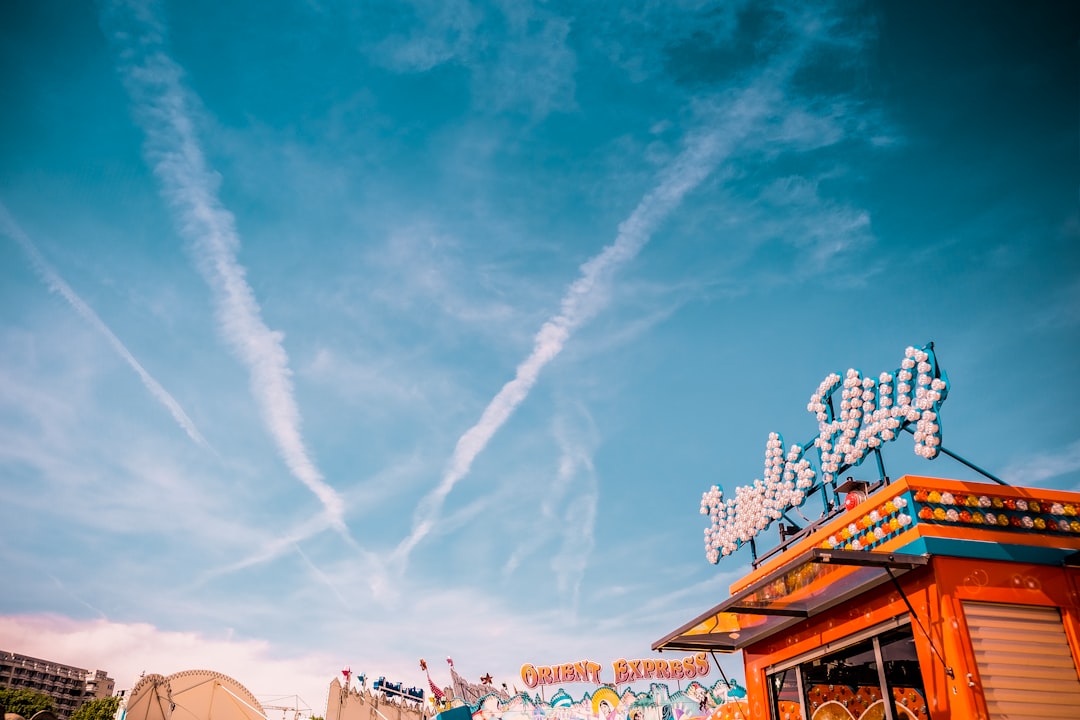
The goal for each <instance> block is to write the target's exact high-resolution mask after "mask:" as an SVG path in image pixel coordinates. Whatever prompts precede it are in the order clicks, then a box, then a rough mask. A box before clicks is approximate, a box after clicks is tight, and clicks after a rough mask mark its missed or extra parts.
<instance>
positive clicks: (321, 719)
mask: <svg viewBox="0 0 1080 720" xmlns="http://www.w3.org/2000/svg"><path fill="white" fill-rule="evenodd" d="M310 720H326V719H325V718H324V717H323V716H322V715H312V716H311V719H310Z"/></svg>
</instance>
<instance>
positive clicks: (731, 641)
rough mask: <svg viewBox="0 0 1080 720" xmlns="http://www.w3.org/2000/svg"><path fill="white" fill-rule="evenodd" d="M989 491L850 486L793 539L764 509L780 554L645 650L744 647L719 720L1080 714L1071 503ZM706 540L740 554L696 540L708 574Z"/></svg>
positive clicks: (1075, 526)
mask: <svg viewBox="0 0 1080 720" xmlns="http://www.w3.org/2000/svg"><path fill="white" fill-rule="evenodd" d="M909 350H910V349H909ZM935 371H936V363H935ZM849 372H850V371H849ZM815 397H817V396H815ZM812 404H813V398H812ZM770 442H772V440H770ZM796 454H797V453H796ZM794 458H795V455H791V456H789V459H794ZM828 459H829V458H828V457H826V462H828ZM961 462H964V463H965V464H968V465H969V467H974V466H972V465H970V463H966V461H963V460H962V459H961ZM879 466H880V459H879ZM766 467H767V470H768V467H769V461H768V452H767V460H766ZM843 469H845V468H844V467H841V468H840V470H841V471H843ZM976 469H977V468H976ZM767 475H768V472H767ZM883 475H884V474H883ZM789 477H790V476H789ZM990 477H992V476H990ZM993 479H994V480H996V481H997V482H996V483H982V482H967V481H959V480H946V479H937V478H929V477H914V476H906V477H903V478H900V479H899V480H896V481H893V482H889V481H888V479H887V478H885V477H882V478H881V479H880V480H878V481H877V482H876V483H874V485H873V486H869V487H868V486H867V484H866V483H860V482H853V481H851V480H850V479H849V481H848V482H847V483H844V484H842V485H840V486H835V484H834V485H833V491H834V499H835V501H836V502H835V503H834V504H833V507H832V510H833V512H831V513H830V512H826V513H823V519H822V520H821V521H819V522H817V523H812V524H810V525H809V526H807V527H806V528H802V529H801V530H800V529H799V528H797V527H789V528H785V527H784V525H783V522H784V519H785V518H787V517H788V515H786V514H783V513H782V512H780V511H777V512H775V513H773V515H772V517H773V518H775V517H776V516H777V515H780V521H781V541H782V545H781V547H779V548H777V549H776V550H774V551H772V552H771V553H770V554H768V555H767V556H765V557H764V558H757V557H755V565H756V567H755V568H754V569H753V570H752V571H751V572H750V573H749V574H747V575H746V576H745V577H743V578H742V579H740V580H739V581H738V582H736V583H734V584H733V585H732V586H731V588H730V596H729V597H728V598H727V599H726V600H724V601H723V602H721V603H720V604H719V605H716V606H715V607H713V608H712V609H710V610H708V611H707V612H705V613H704V614H702V615H700V616H699V617H697V618H695V619H693V620H691V621H690V622H688V623H686V624H685V625H684V626H682V627H680V628H679V629H677V630H675V631H673V632H671V633H670V634H668V635H667V636H666V637H664V638H663V639H661V640H658V641H657V642H656V643H654V644H653V649H654V650H659V651H668V650H672V651H695V652H700V651H708V652H736V651H740V650H741V651H742V652H743V657H744V663H745V671H746V689H747V697H746V701H745V703H744V704H742V705H741V706H740V707H739V708H738V709H737V711H735V712H734V714H733V713H732V709H731V708H727V709H726V710H725V712H726V713H727V715H726V717H735V718H738V717H745V718H746V720H764V719H766V718H769V719H771V720H924V719H927V718H928V719H929V720H974V719H976V718H979V719H982V720H1005V719H1008V720H1016V719H1019V718H1069V719H1073V718H1080V674H1078V670H1077V668H1078V666H1080V493H1073V492H1063V491H1056V490H1046V489H1037V488H1024V487H1013V486H1008V485H1005V484H1003V483H1001V481H999V480H997V479H996V478H993ZM758 485H759V487H760V486H762V485H763V486H765V487H767V486H768V478H766V482H765V483H760V481H759V483H758ZM824 485H825V490H827V489H828V484H827V483H826V484H824ZM740 490H742V489H741V488H740ZM845 491H846V492H847V496H846V498H845V501H840V499H841V496H842V493H844V492H845ZM713 492H714V494H716V495H717V496H718V495H719V494H720V493H717V492H716V488H714V489H713ZM823 492H824V491H823ZM762 493H764V495H763V497H765V498H766V499H767V498H768V493H767V492H765V491H762ZM706 499H708V497H707V498H706ZM798 499H799V498H798V497H796V500H798ZM759 500H760V498H759ZM707 504H708V503H706V502H703V508H702V512H706V505H707ZM716 504H717V503H713V504H712V514H713V515H714V516H716V515H719V516H720V518H721V519H722V520H723V519H724V518H725V507H724V506H723V504H722V503H720V504H719V507H720V509H719V512H717V511H716V509H715V505H716ZM759 504H760V502H759ZM791 505H792V503H788V504H787V505H786V508H787V509H790V508H791ZM747 507H748V500H747V497H742V498H741V507H740V508H738V509H734V510H728V511H727V514H726V521H727V522H728V524H729V525H732V523H735V525H732V526H733V527H736V530H738V527H737V520H738V517H739V513H740V512H743V513H745V512H746V511H747ZM765 507H766V509H767V508H769V507H778V508H784V507H785V506H784V505H783V503H779V504H777V503H773V504H772V505H769V503H768V502H766V503H765ZM826 507H827V509H829V506H828V504H827V506H826ZM785 512H786V511H785ZM765 526H766V523H759V524H758V525H757V530H759V531H760V530H761V529H763V528H764V527H765ZM715 527H717V524H716V520H715V518H714V528H715ZM743 532H744V534H743V535H742V538H746V537H747V534H746V533H745V531H743ZM785 532H787V533H794V534H795V536H796V537H795V539H794V540H793V541H792V540H791V539H790V535H789V537H788V540H787V542H786V544H784V540H785V536H784V534H785ZM753 534H754V533H750V535H749V537H750V538H751V542H752V537H753ZM718 544H719V545H722V546H723V550H724V554H728V553H729V552H730V551H731V550H732V549H733V547H738V543H733V542H729V540H728V539H724V540H722V542H719V543H717V542H714V543H713V544H712V545H711V546H710V541H709V532H708V531H707V532H706V548H707V549H708V550H709V551H710V552H712V553H713V554H712V555H711V556H710V560H712V561H713V562H716V557H717V555H716V547H717V545H718ZM710 548H711V549H710ZM756 555H757V553H756V550H755V556H756ZM883 698H884V699H890V700H891V702H886V701H884V700H883Z"/></svg>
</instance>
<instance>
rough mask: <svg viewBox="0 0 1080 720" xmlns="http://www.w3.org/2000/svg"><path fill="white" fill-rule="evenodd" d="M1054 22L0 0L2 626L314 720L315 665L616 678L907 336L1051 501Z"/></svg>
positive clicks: (9, 642) (1055, 267) (1073, 404)
mask: <svg viewBox="0 0 1080 720" xmlns="http://www.w3.org/2000/svg"><path fill="white" fill-rule="evenodd" d="M1078 26H1080V24H1078V23H1077V12H1076V10H1075V7H1073V6H1072V5H1071V4H1070V3H1064V2H1062V3H1049V2H1044V3H1036V4H1035V5H1034V6H1031V7H1029V8H1023V9H1022V8H1020V7H1019V6H1015V5H1014V4H1012V3H990V4H988V5H986V6H984V7H982V8H981V9H980V10H979V11H978V12H976V11H975V10H973V9H970V8H968V7H966V6H964V5H963V4H959V3H958V4H955V5H951V6H946V7H944V8H942V7H941V6H939V5H938V4H931V3H881V4H877V3H869V4H852V3H841V4H839V5H837V6H833V5H828V4H820V3H815V4H808V3H777V4H767V3H738V2H725V3H710V2H696V1H692V0H683V1H678V2H651V1H649V2H619V3H601V2H595V3H565V2H546V3H545V2H535V3H534V2H524V1H522V2H509V1H504V2H495V3H482V2H472V1H471V0H439V1H437V2H436V1H429V0H415V1H412V2H390V1H389V0H387V1H383V0H375V1H371V2H356V3H344V2H334V1H332V0H325V1H320V0H309V1H308V2H274V3H265V2H263V3H253V2H233V3H214V2H202V1H200V0H193V1H192V2H185V3H145V4H143V3H136V2H132V3H126V2H110V1H108V0H104V1H103V2H101V3H98V4H93V3H75V4H73V3H67V2H63V3H62V2H55V1H53V0H40V1H33V2H31V1H30V0H8V1H7V2H4V3H2V4H0V106H2V107H3V108H4V111H3V112H2V113H0V526H2V527H3V528H4V531H3V533H2V534H0V566H3V567H4V568H5V569H6V573H5V574H6V576H7V577H8V578H9V579H10V580H11V582H10V583H9V584H8V589H7V590H6V591H5V592H4V593H3V594H2V595H0V646H2V647H4V648H5V649H10V650H14V651H18V652H26V653H29V654H39V655H43V656H46V657H50V658H52V659H56V660H60V661H64V662H69V663H72V664H81V665H85V666H91V667H103V668H106V669H109V670H110V672H112V673H113V675H114V677H116V678H117V680H118V684H119V685H120V686H121V687H124V686H129V685H130V684H131V679H132V678H133V677H134V675H135V674H136V673H138V672H139V671H141V670H147V671H149V672H163V673H168V672H174V671H179V670H184V669H189V668H193V667H209V668H211V669H215V670H220V671H222V672H226V673H228V674H231V675H233V676H234V677H236V678H237V679H238V680H240V681H241V682H242V683H244V684H245V685H247V686H248V687H249V688H250V689H251V690H252V691H253V692H255V693H256V694H257V695H262V696H265V695H267V694H294V693H295V694H299V695H300V696H301V697H302V698H303V699H304V700H305V701H306V702H307V703H308V704H309V705H310V706H311V707H312V708H313V709H314V710H315V711H316V712H317V713H319V714H321V712H322V711H323V709H324V708H325V690H326V684H327V683H328V682H329V679H330V678H331V677H332V676H333V675H334V674H335V673H336V672H337V671H338V670H339V669H340V667H341V666H342V665H344V664H351V665H352V667H353V669H354V670H356V671H358V672H367V673H368V674H369V675H370V676H372V677H374V676H377V675H387V676H389V677H391V678H400V679H403V680H405V681H406V682H407V683H409V684H413V683H420V682H421V681H422V677H423V676H422V675H421V673H420V670H419V666H418V660H419V658H421V657H427V658H428V659H429V660H431V659H432V658H436V659H439V658H442V657H445V656H446V655H451V656H453V657H454V658H455V661H456V663H457V667H458V669H459V671H461V672H462V674H464V675H466V676H468V677H472V678H473V679H474V680H475V679H476V678H478V677H479V676H480V675H481V674H483V673H486V672H490V673H491V674H492V675H494V676H495V679H496V681H497V682H508V683H510V684H514V682H515V680H516V681H517V684H518V685H521V683H520V679H519V677H518V675H517V673H518V669H519V668H520V666H521V664H522V663H525V662H531V663H536V664H553V663H561V662H572V661H575V660H581V659H585V658H588V659H591V660H594V661H596V662H599V663H601V664H602V665H603V666H604V667H605V668H606V669H607V670H608V674H609V675H610V663H611V661H612V660H613V659H615V658H619V657H630V658H638V657H648V656H649V655H650V653H649V646H650V643H651V642H653V641H654V640H656V639H658V638H659V637H661V636H662V635H664V634H666V633H667V632H668V631H670V630H673V629H674V628H675V627H677V626H679V625H681V624H682V623H684V622H685V621H687V620H689V619H690V618H691V617H693V616H695V615H696V614H698V613H699V612H701V611H703V610H705V609H707V608H708V607H710V606H711V605H712V604H715V603H716V602H719V601H720V600H721V599H723V597H724V596H725V591H726V588H727V586H728V584H729V583H730V582H731V581H732V580H733V579H735V578H737V577H739V576H740V575H741V574H743V573H744V572H745V571H746V569H747V561H748V558H747V557H746V556H745V553H743V552H740V553H739V554H737V555H735V556H733V557H730V558H727V559H725V560H723V561H722V562H721V563H720V564H719V565H716V566H714V565H711V564H709V563H708V562H707V561H706V559H705V553H704V547H703V545H702V533H703V530H704V529H705V527H706V526H707V523H706V522H705V518H702V517H701V516H700V515H699V514H698V505H699V502H700V499H701V494H702V493H703V492H705V491H706V490H707V489H708V488H709V487H710V486H711V485H713V484H719V485H722V486H723V487H725V488H727V489H729V490H730V489H734V487H735V486H737V485H742V484H747V483H749V482H751V481H752V480H753V479H754V478H755V477H760V476H761V474H762V461H763V458H764V448H765V442H766V440H767V438H768V434H769V432H773V431H776V432H780V433H783V434H784V435H785V438H787V439H788V440H789V441H803V440H806V439H808V438H811V437H813V436H814V435H815V434H816V420H815V419H814V417H813V416H812V415H810V414H809V413H807V412H806V403H807V400H808V398H809V396H810V394H811V393H812V392H814V391H815V390H816V388H817V387H818V384H819V383H820V382H821V380H822V379H823V378H824V377H825V376H826V375H827V374H828V373H830V372H842V371H843V370H845V369H846V368H848V367H856V368H859V369H861V370H862V371H863V372H864V373H867V374H873V375H876V374H877V373H879V372H881V371H885V370H893V369H895V368H896V367H897V366H898V365H899V362H900V360H901V359H902V357H903V352H904V349H905V348H906V347H907V346H909V345H922V344H924V343H926V342H929V341H933V342H934V343H935V347H936V350H937V354H938V358H939V360H940V362H941V365H942V367H943V368H944V369H945V370H946V371H947V372H948V374H949V377H950V379H951V382H952V389H951V392H950V395H949V398H948V400H947V401H946V403H945V404H944V407H943V409H942V425H943V438H944V445H945V446H946V447H947V448H949V449H951V450H953V451H955V452H957V453H959V454H961V455H963V456H964V457H966V458H968V459H969V460H971V461H973V462H975V463H977V464H979V465H981V466H982V467H985V468H987V469H988V470H991V471H992V472H994V473H995V474H997V475H999V476H1000V477H1004V478H1006V479H1008V480H1010V481H1012V482H1015V483H1018V484H1030V485H1035V486H1040V487H1052V488H1064V489H1080V403H1078V402H1077V401H1078V400H1080V382H1078V381H1077V376H1076V357H1077V354H1078V350H1080V211H1078V202H1077V200H1078V196H1077V192H1078V188H1080V182H1078V181H1080V164H1078V160H1080V153H1078V130H1077V128H1078V122H1077V120H1078V113H1077V108H1078V104H1077V88H1078V87H1080V72H1078V68H1080V63H1078V62H1077V60H1078V58H1077V43H1076V40H1077V28H1078ZM885 462H886V467H887V469H888V471H889V474H890V475H892V476H894V477H895V476H899V475H902V474H905V473H918V474H925V475H931V476H942V477H959V478H972V479H973V478H975V477H976V476H975V475H974V474H973V473H972V472H971V471H968V470H966V469H965V468H964V467H963V466H961V465H959V464H958V463H956V462H954V461H952V460H950V459H948V458H938V459H935V460H933V461H927V460H924V459H921V458H919V457H916V456H915V455H914V453H913V452H912V443H911V439H910V437H903V438H901V439H899V440H898V441H897V442H894V443H892V444H891V445H890V446H888V447H887V448H886V453H885ZM863 472H865V473H872V468H866V469H865V470H864V471H863ZM725 664H726V665H727V667H728V668H729V669H730V670H735V671H736V674H737V673H738V669H739V668H740V662H739V660H738V658H737V657H731V658H728V659H726V660H725ZM432 667H433V675H434V677H435V679H436V681H442V682H445V676H446V673H445V668H444V666H442V665H441V663H436V664H433V666H432ZM440 676H442V677H440ZM584 689H586V688H577V689H576V691H577V692H581V691H583V690H584ZM571 690H574V688H571Z"/></svg>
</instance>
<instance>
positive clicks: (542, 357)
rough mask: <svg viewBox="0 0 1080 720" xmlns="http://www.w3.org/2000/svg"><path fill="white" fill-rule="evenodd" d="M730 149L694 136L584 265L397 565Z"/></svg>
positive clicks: (428, 503)
mask: <svg viewBox="0 0 1080 720" xmlns="http://www.w3.org/2000/svg"><path fill="white" fill-rule="evenodd" d="M740 119H743V118H740ZM726 146H727V143H726V142H725V138H724V137H723V136H721V134H720V133H718V132H710V133H704V134H701V135H699V136H697V137H695V138H693V139H692V140H691V141H690V143H689V145H688V147H687V148H686V149H685V150H684V151H683V152H682V153H681V154H680V155H679V157H678V158H676V160H675V161H674V162H673V163H672V164H671V165H670V166H669V167H668V169H667V171H666V172H665V173H664V174H663V175H662V176H661V178H660V182H659V183H658V184H657V186H656V187H655V188H654V189H653V190H652V191H651V192H649V194H647V195H646V196H645V197H644V198H643V199H642V200H641V202H640V203H638V206H637V207H636V208H635V209H634V211H633V213H631V214H630V216H629V217H628V218H627V219H626V220H624V221H623V222H622V224H621V225H619V230H618V233H617V235H616V237H615V241H614V242H613V243H611V244H610V245H608V246H607V247H605V248H604V249H603V250H602V251H601V252H600V253H599V254H598V255H596V256H594V257H593V258H592V259H590V260H589V261H587V262H586V263H585V264H583V265H582V266H581V274H580V276H579V277H578V279H577V280H575V281H574V283H573V284H572V285H570V288H569V289H568V290H567V292H566V294H565V295H564V296H563V298H562V302H561V305H560V311H559V313H558V314H557V315H555V316H553V317H552V318H550V319H549V320H548V321H547V322H545V323H544V324H543V326H541V328H540V331H539V332H537V333H536V336H535V337H534V338H533V350H532V353H530V354H529V356H528V357H527V358H525V360H524V361H523V362H522V363H521V364H520V365H518V366H517V372H516V373H515V376H514V379H513V380H510V381H509V382H507V383H506V384H505V385H503V387H502V389H501V390H499V392H498V394H496V395H495V397H494V398H492V400H491V402H489V403H488V405H487V407H486V408H484V412H483V413H482V414H481V415H480V419H479V420H478V421H477V423H476V424H475V425H473V426H472V427H471V428H469V429H468V430H466V431H465V434H463V435H462V436H461V437H460V438H459V439H458V441H457V445H456V446H455V447H454V452H453V455H452V456H451V458H450V462H449V463H448V466H447V469H446V471H445V473H444V474H443V477H442V480H441V481H440V482H439V484H438V486H437V487H436V488H435V489H434V490H433V491H432V492H431V493H429V494H428V495H427V497H425V498H424V499H423V501H421V503H420V505H419V506H418V507H417V511H416V516H415V517H414V519H413V528H412V532H411V533H410V534H409V535H408V537H406V538H405V539H404V540H402V541H401V543H400V544H399V545H398V546H397V548H396V549H395V550H394V556H395V562H396V563H398V566H399V567H404V565H405V563H406V562H407V560H408V557H409V554H410V553H411V552H412V550H413V548H415V547H416V545H417V544H418V543H419V542H420V541H421V540H423V539H424V538H425V537H426V536H427V535H428V534H429V533H430V532H431V530H432V529H433V527H434V525H435V521H436V519H437V516H438V514H439V512H440V510H441V509H442V505H443V502H444V501H445V499H446V496H447V495H449V494H450V491H451V490H453V489H454V486H455V485H456V484H457V483H458V481H459V480H461V479H462V478H463V477H465V476H466V475H467V474H468V473H469V469H470V468H471V467H472V463H473V461H474V460H475V459H476V457H477V456H478V455H479V454H480V453H481V452H483V450H484V448H485V447H487V444H488V442H489V441H490V440H491V438H492V437H493V436H494V435H495V433H496V432H497V431H498V430H499V428H501V427H502V426H503V424H504V423H505V422H506V421H507V420H508V419H509V418H510V416H511V415H512V414H513V413H514V411H515V410H516V409H517V407H518V406H519V405H520V404H521V403H522V402H524V400H525V398H526V397H527V396H528V394H529V391H530V390H531V389H532V386H533V385H534V384H535V383H536V380H537V378H538V377H539V376H540V371H541V370H543V369H544V367H545V366H546V365H547V364H548V363H549V362H551V361H552V360H554V359H555V357H556V356H557V355H558V354H559V353H560V352H562V349H563V347H564V346H565V345H566V342H567V340H569V338H570V336H571V334H572V333H573V332H574V330H576V329H577V328H578V327H580V326H581V324H582V323H584V322H585V321H586V320H588V319H589V318H590V317H592V316H593V315H594V314H595V313H596V312H597V311H598V310H599V309H600V306H601V305H602V304H603V297H602V294H603V291H604V290H605V289H606V288H607V286H608V284H609V283H610V281H611V277H612V275H613V274H614V273H615V271H616V270H617V269H618V268H619V267H621V266H622V265H624V264H626V263H627V262H629V261H630V260H633V259H634V258H635V257H636V256H637V254H638V253H639V252H640V251H641V248H642V247H644V246H645V243H647V242H648V240H649V238H650V236H651V235H652V233H653V231H654V230H655V228H656V226H657V225H658V224H659V223H660V222H661V221H662V220H663V219H664V218H666V217H667V216H668V214H670V213H671V211H672V210H674V209H675V207H677V206H678V204H679V202H680V201H681V200H682V199H683V197H684V196H685V195H686V194H687V193H688V192H690V191H691V190H693V189H694V188H695V187H697V186H698V185H699V184H701V182H702V181H703V180H704V179H705V178H706V177H708V175H709V173H710V172H712V169H713V168H714V167H715V166H716V164H717V162H718V158H719V157H720V156H721V155H722V154H723V150H724V149H725V147H726Z"/></svg>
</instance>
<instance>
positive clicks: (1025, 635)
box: [963, 602, 1080, 720]
mask: <svg viewBox="0 0 1080 720" xmlns="http://www.w3.org/2000/svg"><path fill="white" fill-rule="evenodd" d="M963 606H964V615H965V616H966V617H967V625H968V631H969V632H970V634H971V645H972V647H973V649H974V650H975V662H976V664H977V666H978V668H979V679H980V684H981V685H982V689H983V693H984V695H985V697H986V705H987V709H988V710H989V712H990V720H1029V719H1030V720H1035V719H1036V718H1039V719H1045V718H1068V720H1076V719H1077V718H1080V676H1078V675H1077V670H1076V663H1075V662H1074V661H1073V656H1072V652H1071V651H1070V650H1069V642H1068V639H1067V638H1066V637H1065V627H1064V625H1063V624H1062V622H1061V613H1060V612H1059V611H1058V609H1057V608H1054V607H1038V606H1034V605H1004V604H997V603H978V602H964V603H963Z"/></svg>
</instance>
